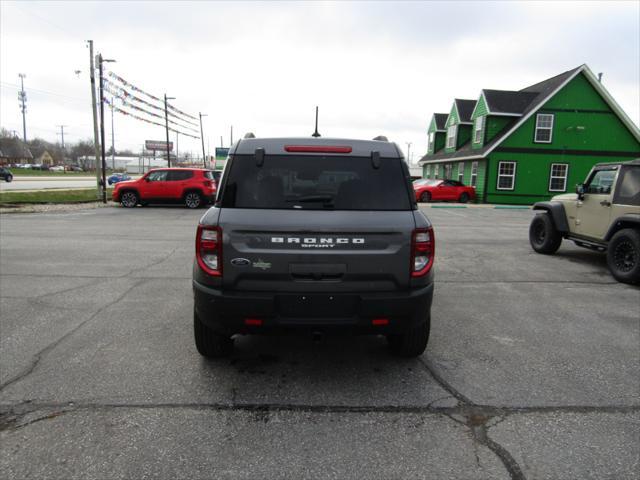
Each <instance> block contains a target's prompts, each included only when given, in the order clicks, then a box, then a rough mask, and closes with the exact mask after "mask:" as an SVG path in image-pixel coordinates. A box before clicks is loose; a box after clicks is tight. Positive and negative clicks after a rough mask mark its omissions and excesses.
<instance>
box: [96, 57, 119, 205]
mask: <svg viewBox="0 0 640 480" xmlns="http://www.w3.org/2000/svg"><path fill="white" fill-rule="evenodd" d="M105 62H115V60H108V59H106V58H102V54H101V53H99V54H98V66H99V68H100V70H99V72H100V146H101V151H102V152H101V153H102V203H107V160H106V158H105V151H104V68H103V67H102V64H103V63H105Z"/></svg>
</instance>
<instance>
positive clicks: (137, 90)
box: [108, 72, 198, 120]
mask: <svg viewBox="0 0 640 480" xmlns="http://www.w3.org/2000/svg"><path fill="white" fill-rule="evenodd" d="M108 75H109V76H110V77H111V78H115V79H116V80H118V81H119V82H120V83H122V84H123V85H125V86H127V87H129V88H130V89H131V90H133V91H134V92H140V93H143V94H145V95H146V96H147V97H149V98H151V99H153V100H156V101H157V102H162V103H163V104H164V100H163V99H160V98H158V97H156V96H155V95H151V94H150V93H147V92H145V91H144V90H142V89H140V88H138V87H136V86H135V85H133V84H131V83H129V82H127V81H126V80H125V79H124V78H122V77H121V76H119V75H116V74H115V73H113V72H108ZM167 108H168V109H171V110H173V111H174V112H177V113H179V114H181V115H183V116H185V117H187V118H191V119H192V120H198V119H197V118H196V117H194V116H193V115H189V114H188V113H186V112H183V111H182V110H178V109H177V108H176V107H174V106H173V105H170V104H169V103H167Z"/></svg>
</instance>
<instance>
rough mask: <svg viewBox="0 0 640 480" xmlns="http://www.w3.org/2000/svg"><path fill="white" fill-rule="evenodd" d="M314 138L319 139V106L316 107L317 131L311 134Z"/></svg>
mask: <svg viewBox="0 0 640 480" xmlns="http://www.w3.org/2000/svg"><path fill="white" fill-rule="evenodd" d="M311 136H312V137H319V136H320V134H319V133H318V106H317V105H316V131H315V132H313V133H312V134H311Z"/></svg>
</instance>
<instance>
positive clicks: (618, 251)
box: [607, 228, 640, 284]
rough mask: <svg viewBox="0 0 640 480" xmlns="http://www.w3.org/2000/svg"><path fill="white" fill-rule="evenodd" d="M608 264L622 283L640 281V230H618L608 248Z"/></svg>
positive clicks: (612, 272)
mask: <svg viewBox="0 0 640 480" xmlns="http://www.w3.org/2000/svg"><path fill="white" fill-rule="evenodd" d="M607 266H608V267H609V270H610V271H611V275H613V278H615V279H616V280H618V281H619V282H622V283H631V284H634V283H640V232H638V230H633V229H631V228H625V229H622V230H620V231H619V232H617V233H616V234H615V235H614V236H613V238H612V239H611V241H610V242H609V247H608V248H607Z"/></svg>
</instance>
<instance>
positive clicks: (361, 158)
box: [193, 137, 435, 357]
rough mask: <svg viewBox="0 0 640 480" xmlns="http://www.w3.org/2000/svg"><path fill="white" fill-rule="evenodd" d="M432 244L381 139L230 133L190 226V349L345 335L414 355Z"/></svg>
mask: <svg viewBox="0 0 640 480" xmlns="http://www.w3.org/2000/svg"><path fill="white" fill-rule="evenodd" d="M434 247H435V243H434V234H433V228H432V226H431V223H430V222H429V220H428V219H427V218H426V217H425V215H424V214H423V213H422V212H421V211H420V210H418V208H417V205H416V203H415V197H414V195H413V189H412V187H411V183H410V176H409V170H408V168H407V165H406V163H405V161H404V158H403V156H402V153H401V151H400V149H399V148H398V146H397V145H396V144H395V143H391V142H388V141H387V140H386V138H384V137H377V139H375V140H347V139H330V138H322V139H320V138H269V139H260V138H245V139H243V140H240V141H239V142H238V143H236V144H235V145H234V146H233V147H232V148H231V150H230V151H229V158H228V160H227V162H226V166H225V171H224V173H223V175H222V180H221V182H220V188H219V189H218V194H217V198H216V201H215V204H214V206H213V207H212V208H211V209H209V211H207V213H206V214H205V215H204V216H203V217H202V219H201V220H200V223H199V225H198V229H197V236H196V258H195V261H194V265H193V290H194V299H195V302H194V303H195V305H194V333H195V343H196V347H197V349H198V351H199V352H200V353H201V354H202V355H204V356H206V357H221V356H225V355H228V354H230V353H231V351H232V348H233V339H232V336H233V335H235V334H267V333H286V332H291V331H293V332H296V331H307V332H312V333H315V332H354V333H363V334H382V335H385V336H386V337H387V339H388V344H389V348H390V350H391V351H392V352H393V353H395V354H397V355H400V356H406V357H412V356H417V355H420V354H422V353H423V352H424V350H425V348H426V345H427V341H428V338H429V329H430V311H431V301H432V298H433V282H434V277H433V270H432V266H433V261H434Z"/></svg>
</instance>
